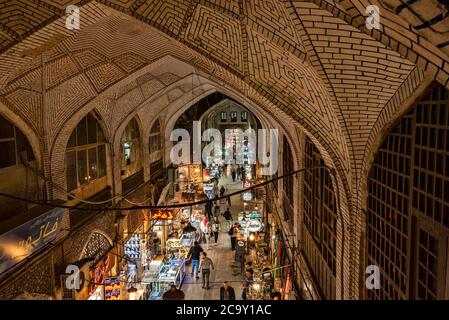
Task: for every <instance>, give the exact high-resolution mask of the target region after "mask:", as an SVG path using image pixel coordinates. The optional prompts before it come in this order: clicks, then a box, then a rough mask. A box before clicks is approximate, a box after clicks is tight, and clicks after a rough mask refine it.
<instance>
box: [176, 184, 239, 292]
mask: <svg viewBox="0 0 449 320" xmlns="http://www.w3.org/2000/svg"><path fill="white" fill-rule="evenodd" d="M222 184H224V185H225V188H226V189H227V192H232V191H236V190H238V189H240V188H241V187H242V182H241V181H236V182H235V183H233V182H232V179H231V178H227V177H224V178H222V179H220V183H219V186H221V185H222ZM231 204H232V206H231V212H232V214H233V216H234V221H237V214H238V212H240V211H242V210H243V203H242V201H241V200H240V196H239V195H236V196H233V197H232V198H231ZM220 222H221V226H222V232H221V233H220V235H219V237H218V242H217V244H216V245H215V244H213V241H212V242H211V244H210V245H209V250H208V251H207V253H208V256H209V257H210V258H211V259H212V261H213V263H214V265H215V270H213V271H212V272H211V275H210V289H209V290H207V289H202V288H201V286H202V281H201V280H202V279H201V277H200V278H199V279H195V277H194V276H193V277H192V276H191V275H190V270H191V269H190V265H189V266H188V267H187V275H186V277H185V278H184V283H183V285H182V287H181V290H183V291H184V293H185V295H186V296H185V299H186V300H219V299H220V287H221V286H222V285H223V281H225V280H226V281H228V283H229V284H230V285H231V286H232V287H233V288H234V290H235V295H236V299H237V300H241V292H242V282H243V279H242V277H241V275H240V268H239V265H238V264H236V263H235V262H234V251H232V250H231V241H230V239H229V235H228V230H227V228H226V227H225V225H226V224H225V220H224V218H223V217H220ZM202 246H203V248H205V247H206V246H205V244H204V245H202ZM200 276H201V275H200Z"/></svg>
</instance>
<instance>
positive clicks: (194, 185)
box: [176, 164, 203, 202]
mask: <svg viewBox="0 0 449 320" xmlns="http://www.w3.org/2000/svg"><path fill="white" fill-rule="evenodd" d="M177 182H178V188H177V190H176V191H177V192H176V193H177V197H178V198H180V199H183V200H184V201H186V202H192V201H194V200H195V197H196V196H197V194H198V193H202V190H203V170H202V165H201V164H188V165H180V166H178V168H177Z"/></svg>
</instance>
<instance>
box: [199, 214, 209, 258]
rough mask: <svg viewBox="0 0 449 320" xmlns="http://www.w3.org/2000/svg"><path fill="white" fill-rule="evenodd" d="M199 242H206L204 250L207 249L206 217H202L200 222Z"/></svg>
mask: <svg viewBox="0 0 449 320" xmlns="http://www.w3.org/2000/svg"><path fill="white" fill-rule="evenodd" d="M200 234H201V243H206V250H209V220H208V219H207V217H204V218H203V221H201V223H200Z"/></svg>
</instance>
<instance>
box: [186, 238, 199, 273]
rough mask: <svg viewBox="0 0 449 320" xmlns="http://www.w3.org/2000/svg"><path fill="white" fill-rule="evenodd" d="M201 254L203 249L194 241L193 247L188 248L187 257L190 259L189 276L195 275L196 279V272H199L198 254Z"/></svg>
mask: <svg viewBox="0 0 449 320" xmlns="http://www.w3.org/2000/svg"><path fill="white" fill-rule="evenodd" d="M201 252H203V248H201V246H200V244H199V243H198V241H195V242H194V244H193V246H192V247H191V248H190V251H189V254H188V257H190V258H191V259H192V273H191V275H192V276H193V274H194V273H195V277H196V278H197V279H198V278H199V276H198V271H199V263H200V254H201Z"/></svg>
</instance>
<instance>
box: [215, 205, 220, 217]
mask: <svg viewBox="0 0 449 320" xmlns="http://www.w3.org/2000/svg"><path fill="white" fill-rule="evenodd" d="M220 214H221V212H220V206H219V205H216V206H215V208H214V219H215V218H218V217H220Z"/></svg>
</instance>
